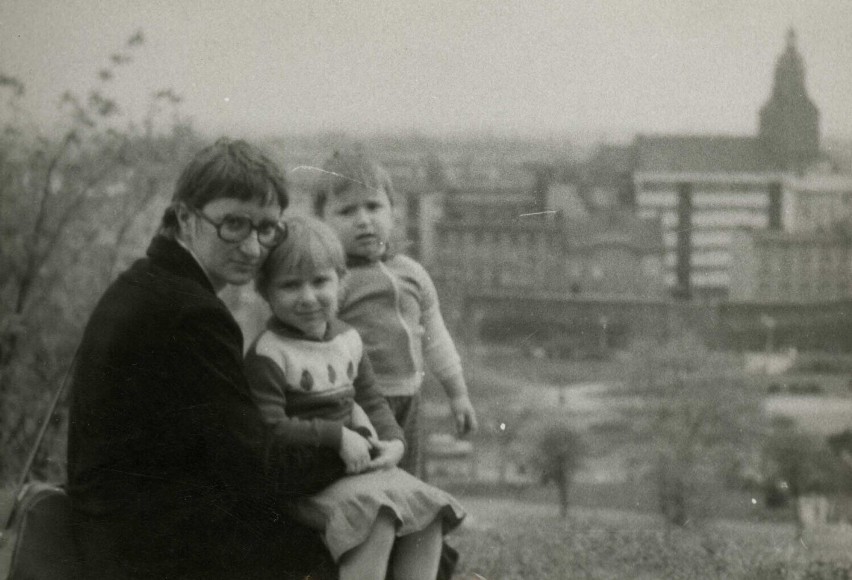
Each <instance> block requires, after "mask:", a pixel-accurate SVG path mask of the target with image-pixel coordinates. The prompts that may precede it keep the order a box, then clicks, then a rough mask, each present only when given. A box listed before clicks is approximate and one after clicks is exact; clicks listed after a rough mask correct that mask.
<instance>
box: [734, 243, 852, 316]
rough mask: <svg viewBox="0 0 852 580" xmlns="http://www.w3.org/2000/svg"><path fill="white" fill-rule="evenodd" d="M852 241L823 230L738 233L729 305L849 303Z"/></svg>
mask: <svg viewBox="0 0 852 580" xmlns="http://www.w3.org/2000/svg"><path fill="white" fill-rule="evenodd" d="M850 241H852V240H850V238H849V237H848V236H846V235H842V234H841V233H838V232H829V231H824V230H818V229H812V230H802V231H797V232H780V231H750V230H740V231H738V232H734V233H733V235H732V243H731V255H732V267H731V285H730V296H729V299H730V301H731V302H753V303H787V304H801V303H817V302H831V301H837V300H842V299H845V298H849V297H850V296H852V292H850V282H852V278H850V264H852V243H850Z"/></svg>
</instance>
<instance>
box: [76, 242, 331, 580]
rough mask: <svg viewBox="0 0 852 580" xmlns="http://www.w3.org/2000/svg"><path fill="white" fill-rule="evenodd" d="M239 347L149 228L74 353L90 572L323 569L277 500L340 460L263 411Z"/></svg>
mask: <svg viewBox="0 0 852 580" xmlns="http://www.w3.org/2000/svg"><path fill="white" fill-rule="evenodd" d="M242 357H243V336H242V333H241V331H240V329H239V327H238V326H237V324H236V322H235V321H234V318H233V317H232V316H231V314H230V312H229V311H228V309H227V308H226V307H225V305H224V303H223V302H222V301H221V300H220V299H219V298H218V297H217V296H216V294H215V292H214V289H213V287H212V285H211V284H210V282H209V280H208V278H207V276H206V275H205V273H204V271H203V270H202V269H201V267H200V266H199V264H198V263H197V262H196V261H195V259H194V258H193V257H192V256H191V255H190V254H189V253H188V252H187V251H186V250H185V249H184V248H182V247H181V246H180V245H179V244H178V243H177V242H175V241H174V240H171V239H168V238H166V237H162V236H158V237H156V238H155V239H154V240H153V241H152V243H151V245H150V247H149V248H148V256H147V258H144V259H141V260H138V261H137V262H136V263H135V264H133V265H132V267H131V268H130V269H129V270H127V271H126V272H124V273H123V274H122V275H121V276H120V277H119V278H118V280H117V281H116V282H115V283H113V284H112V285H111V286H110V288H109V289H108V290H107V291H106V293H105V294H104V296H103V297H102V298H101V300H100V302H99V303H98V305H97V307H96V309H95V311H94V313H93V314H92V316H91V319H90V320H89V323H88V326H87V327H86V331H85V334H84V336H83V340H82V344H81V346H80V350H79V352H78V355H77V360H76V365H75V371H74V375H73V386H72V391H71V392H72V395H71V409H70V426H69V443H68V477H69V486H68V487H69V494H70V496H71V499H72V503H73V506H74V510H75V522H76V525H77V526H78V528H77V530H78V534H77V538H78V540H79V543H80V548H81V551H82V553H83V554H84V556H86V558H87V559H88V561H89V567H90V572H89V575H88V576H87V577H95V576H94V575H95V571H97V573H98V574H100V577H104V578H112V579H114V580H115V579H117V578H205V579H210V578H220V577H221V578H229V579H230V578H241V577H244V578H263V577H266V575H265V572H264V569H265V568H268V570H266V572H268V573H269V577H276V578H288V577H291V575H292V577H298V578H302V577H304V575H305V574H306V573H307V572H306V571H305V566H309V567H311V571H312V572H313V575H312V577H313V578H317V577H324V576H323V574H326V573H328V574H330V572H327V571H326V572H319V571H318V569H317V567H316V566H317V565H318V562H322V566H323V570H325V569H326V568H325V567H326V566H327V565H328V562H327V558H328V556H327V555H326V553H325V551H324V549H323V548H322V547H321V544H320V543H319V540H318V536H317V534H316V533H313V532H310V531H307V530H305V529H304V528H302V527H301V526H298V525H297V524H295V523H293V522H290V521H288V520H286V519H285V518H284V516H283V513H282V509H281V507H282V505H283V504H284V502H286V501H287V500H288V499H291V498H293V497H295V496H298V495H302V494H312V493H314V492H316V491H318V490H319V489H321V488H323V487H325V486H326V485H328V484H329V483H330V482H331V481H333V480H335V479H337V478H338V477H340V476H341V475H342V473H343V470H344V466H343V463H342V462H341V461H340V460H339V459H337V460H335V457H331V458H330V457H329V454H331V455H332V456H336V455H337V454H336V453H334V452H333V451H330V450H324V449H319V448H317V449H303V448H302V449H294V448H290V447H288V446H287V445H286V441H284V440H283V438H281V437H278V436H276V432H275V430H274V428H272V429H271V428H269V427H268V426H266V425H265V424H264V422H263V420H262V418H261V415H260V412H259V410H258V409H257V407H256V406H255V404H254V403H253V402H252V400H251V398H250V395H249V389H248V385H247V383H246V379H245V376H244V374H243V365H242ZM306 562H307V563H306ZM261 563H262V564H263V565H261Z"/></svg>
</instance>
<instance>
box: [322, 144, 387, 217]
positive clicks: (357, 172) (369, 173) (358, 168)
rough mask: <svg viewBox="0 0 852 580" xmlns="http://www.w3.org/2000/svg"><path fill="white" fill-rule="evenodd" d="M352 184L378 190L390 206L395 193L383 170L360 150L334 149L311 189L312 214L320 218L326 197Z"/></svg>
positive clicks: (337, 193) (336, 193)
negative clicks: (312, 191)
mask: <svg viewBox="0 0 852 580" xmlns="http://www.w3.org/2000/svg"><path fill="white" fill-rule="evenodd" d="M353 185H360V186H362V187H366V188H372V189H381V190H384V192H385V193H386V194H387V196H388V201H390V204H391V206H393V205H394V203H395V199H394V198H395V197H396V192H395V191H394V188H393V182H392V181H391V178H390V174H389V173H388V172H387V170H385V168H384V167H382V166H381V165H379V164H378V163H377V162H376V161H374V160H373V159H372V158H370V157H369V156H368V155H366V154H365V153H363V152H361V151H340V150H337V151H335V152H334V154H333V155H332V156H331V157H329V158H328V159H327V160H326V162H325V163H324V164H323V166H322V171H321V172H320V176H319V179H318V180H317V184H316V187H315V188H314V200H313V201H314V212H315V213H316V215H318V216H320V217H322V216H323V214H324V213H325V206H326V204H327V203H328V200H329V198H331V197H332V196H335V195H340V194H341V193H343V192H344V191H346V190H347V189H349V188H350V187H352V186H353Z"/></svg>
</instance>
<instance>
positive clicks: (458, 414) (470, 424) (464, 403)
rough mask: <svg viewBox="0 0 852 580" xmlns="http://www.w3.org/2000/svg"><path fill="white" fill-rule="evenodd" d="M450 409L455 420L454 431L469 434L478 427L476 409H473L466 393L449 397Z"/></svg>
mask: <svg viewBox="0 0 852 580" xmlns="http://www.w3.org/2000/svg"><path fill="white" fill-rule="evenodd" d="M450 410H451V412H452V414H453V419H455V422H456V433H458V434H459V435H461V436H464V435H469V434H471V433H474V432H475V431H476V430H477V429H479V422H478V421H477V420H476V411H474V410H473V404H471V402H470V397H468V396H467V395H463V396H461V397H456V398H454V399H450Z"/></svg>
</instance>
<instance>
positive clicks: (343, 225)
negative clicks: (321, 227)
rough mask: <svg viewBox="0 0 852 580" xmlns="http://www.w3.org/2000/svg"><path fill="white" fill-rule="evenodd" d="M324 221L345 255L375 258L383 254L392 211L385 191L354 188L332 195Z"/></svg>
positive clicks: (389, 231) (389, 230) (388, 234)
mask: <svg viewBox="0 0 852 580" xmlns="http://www.w3.org/2000/svg"><path fill="white" fill-rule="evenodd" d="M325 221H326V223H328V225H330V226H331V228H332V229H333V230H334V231H335V232H337V235H338V237H339V238H340V241H341V242H342V243H343V249H344V251H345V252H346V254H347V255H350V256H360V257H364V258H368V259H375V258H378V257H379V256H381V255H382V254H384V253H385V250H386V249H387V243H388V239H389V238H390V234H391V228H393V212H392V210H391V204H390V199H388V194H387V193H386V192H385V190H384V189H375V188H368V187H363V186H360V185H355V186H353V187H350V188H349V189H347V190H345V191H343V192H342V193H340V194H338V195H336V196H332V197H331V198H330V199H329V200H328V203H327V204H326V207H325Z"/></svg>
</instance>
